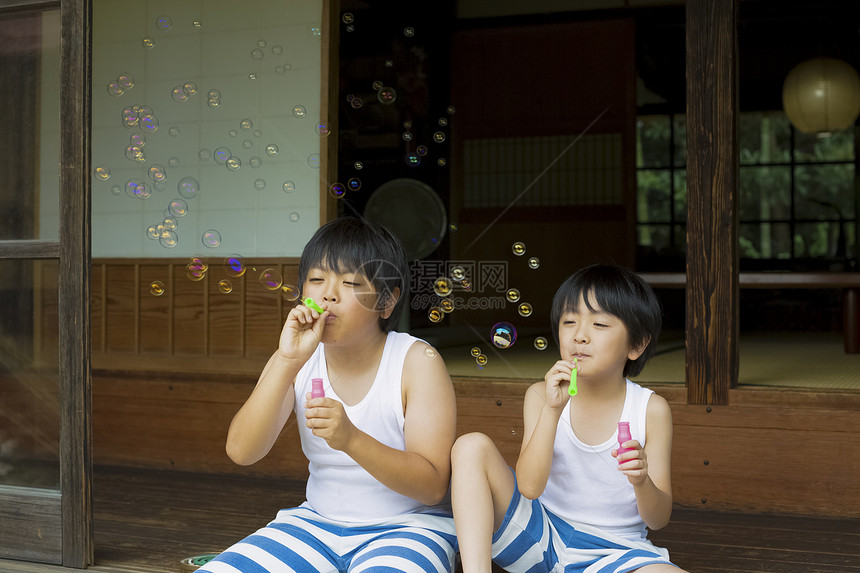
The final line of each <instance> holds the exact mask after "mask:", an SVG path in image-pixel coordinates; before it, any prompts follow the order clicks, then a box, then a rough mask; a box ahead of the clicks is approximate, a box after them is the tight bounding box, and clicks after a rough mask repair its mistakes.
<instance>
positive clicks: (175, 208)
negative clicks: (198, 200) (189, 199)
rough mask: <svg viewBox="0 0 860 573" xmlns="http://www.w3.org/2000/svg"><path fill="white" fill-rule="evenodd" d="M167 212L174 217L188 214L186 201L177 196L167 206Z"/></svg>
mask: <svg viewBox="0 0 860 573" xmlns="http://www.w3.org/2000/svg"><path fill="white" fill-rule="evenodd" d="M167 212H168V213H170V214H171V215H173V216H174V217H184V216H185V215H187V214H188V203H186V202H185V200H184V199H180V198H178V197H177V198H176V199H174V200H173V201H171V202H170V205H168V206H167Z"/></svg>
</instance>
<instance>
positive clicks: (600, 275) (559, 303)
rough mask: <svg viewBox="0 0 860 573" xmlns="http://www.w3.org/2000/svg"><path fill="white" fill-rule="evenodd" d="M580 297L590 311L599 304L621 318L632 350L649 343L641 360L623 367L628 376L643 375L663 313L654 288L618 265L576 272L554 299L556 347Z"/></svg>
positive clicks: (598, 266) (552, 320)
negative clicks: (563, 324)
mask: <svg viewBox="0 0 860 573" xmlns="http://www.w3.org/2000/svg"><path fill="white" fill-rule="evenodd" d="M580 297H581V298H582V300H583V301H584V302H585V305H586V306H587V307H588V309H589V310H591V311H594V310H596V309H595V308H593V307H592V304H597V305H598V306H599V307H600V310H602V311H604V312H608V313H609V314H611V315H613V316H616V317H618V318H619V319H620V320H621V322H623V323H624V325H625V326H626V327H627V332H628V334H629V344H630V347H631V348H636V347H638V346H639V345H640V344H642V343H643V342H645V341H646V340H647V341H648V345H647V346H646V347H645V350H644V351H643V352H642V354H641V355H640V356H639V358H637V359H636V360H628V361H627V363H626V364H625V365H624V376H625V377H630V376H636V375H637V374H639V373H640V372H642V368H644V367H645V363H646V362H648V359H649V358H651V357H652V356H653V355H654V350H655V349H656V347H657V338H658V337H659V336H660V325H661V322H662V314H663V312H662V309H661V307H660V301H659V300H657V295H655V294H654V291H653V290H652V289H651V286H650V285H649V284H648V283H646V282H645V280H644V279H643V278H642V277H640V276H639V275H637V274H636V273H635V272H633V271H632V270H630V269H627V268H624V267H619V266H615V265H591V266H588V267H585V268H582V269H580V270H578V271H576V272H575V273H573V274H572V275H570V277H568V278H567V280H566V281H564V283H562V285H561V286H560V287H559V288H558V290H557V291H556V293H555V296H554V297H553V299H552V310H551V311H550V320H551V322H552V333H553V336H555V342H556V344H558V342H559V340H558V332H559V324H560V321H561V316H562V315H563V314H564V313H565V312H569V311H574V310H576V308H577V306H578V305H579V300H580Z"/></svg>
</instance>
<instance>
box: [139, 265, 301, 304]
mask: <svg viewBox="0 0 860 573" xmlns="http://www.w3.org/2000/svg"><path fill="white" fill-rule="evenodd" d="M222 269H223V273H224V275H225V276H224V277H222V278H220V279H219V280H218V285H217V286H218V292H220V293H221V294H230V293H231V292H233V288H234V287H233V282H234V281H235V280H236V279H238V278H240V277H243V276H245V274H246V272H247V271H248V266H247V265H246V263H245V260H244V258H243V257H242V256H241V255H229V256H228V257H225V258H224V262H223V265H222ZM210 270H211V269H210V265H209V262H208V261H207V260H206V259H205V258H204V257H202V256H194V257H191V258H190V259H189V260H188V262H187V263H186V264H185V277H186V278H187V279H188V280H190V281H193V282H200V281H202V280H203V279H204V278H206V276H207V274H208V273H209V271H210ZM253 270H254V271H255V272H256V270H257V269H256V268H254V269H253ZM257 281H258V282H259V284H260V285H261V286H262V287H263V288H265V289H266V290H268V291H278V292H280V293H281V294H282V295H283V297H284V299H285V300H287V301H295V300H297V299H298V297H299V290H298V287H296V286H295V285H291V284H285V283H284V281H283V278H282V276H281V273H280V272H279V271H278V270H277V269H274V268H265V269H262V270H261V271H260V274H259V275H258V277H257ZM149 287H150V293H151V294H152V296H161V295H163V294H164V293H165V292H167V289H166V287H165V286H164V282H163V281H160V280H153V281H151V282H150V285H149Z"/></svg>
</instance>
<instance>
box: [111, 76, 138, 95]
mask: <svg viewBox="0 0 860 573" xmlns="http://www.w3.org/2000/svg"><path fill="white" fill-rule="evenodd" d="M133 87H134V78H133V77H132V76H131V74H126V73H122V74H120V75H118V76H117V78H116V79H115V80H111V81H109V82H108V85H107V91H108V93H109V94H110V95H112V96H114V97H119V96H121V95H122V94H124V93H125V92H127V91H128V90H130V89H131V88H133Z"/></svg>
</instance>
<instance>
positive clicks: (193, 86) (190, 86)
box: [182, 82, 221, 99]
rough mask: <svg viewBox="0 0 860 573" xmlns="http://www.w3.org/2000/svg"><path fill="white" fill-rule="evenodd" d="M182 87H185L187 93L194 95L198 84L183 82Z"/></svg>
mask: <svg viewBox="0 0 860 573" xmlns="http://www.w3.org/2000/svg"><path fill="white" fill-rule="evenodd" d="M182 89H184V90H185V93H187V94H188V95H189V96H193V95H194V94H196V93H197V84H195V83H194V82H185V83H184V84H182ZM218 97H219V99H220V97H221V96H220V95H219V96H218Z"/></svg>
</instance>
